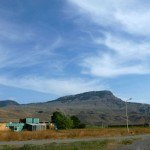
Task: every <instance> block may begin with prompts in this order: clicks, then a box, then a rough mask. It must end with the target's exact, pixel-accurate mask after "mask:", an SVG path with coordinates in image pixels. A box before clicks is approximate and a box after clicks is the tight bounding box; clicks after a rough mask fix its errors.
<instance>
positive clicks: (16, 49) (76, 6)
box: [0, 0, 150, 103]
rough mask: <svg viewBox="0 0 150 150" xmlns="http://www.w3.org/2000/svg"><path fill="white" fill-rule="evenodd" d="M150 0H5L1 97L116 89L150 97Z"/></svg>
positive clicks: (0, 17)
mask: <svg viewBox="0 0 150 150" xmlns="http://www.w3.org/2000/svg"><path fill="white" fill-rule="evenodd" d="M149 8H150V1H149V0H142V1H141V0H126V1H125V0H105V1H103V0H82V1H81V0H0V100H5V99H11V100H16V101H17V102H19V103H32V102H44V101H48V100H53V99H56V98H58V97H60V96H65V95H72V94H77V93H82V92H87V91H101V90H110V91H112V92H113V93H114V95H115V96H117V97H119V98H121V99H122V100H127V99H128V98H130V97H132V101H133V102H141V103H150V92H149V90H150V27H149V25H150V19H149V18H150V9H149Z"/></svg>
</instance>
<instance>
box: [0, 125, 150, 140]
mask: <svg viewBox="0 0 150 150" xmlns="http://www.w3.org/2000/svg"><path fill="white" fill-rule="evenodd" d="M130 132H131V133H130V134H132V135H137V134H150V128H149V127H145V128H141V127H136V128H130ZM124 135H128V133H127V130H126V128H85V129H67V130H56V131H55V130H45V131H22V132H12V131H1V132H0V141H14V140H17V141H23V140H32V139H75V138H90V137H95V138H96V137H108V136H124Z"/></svg>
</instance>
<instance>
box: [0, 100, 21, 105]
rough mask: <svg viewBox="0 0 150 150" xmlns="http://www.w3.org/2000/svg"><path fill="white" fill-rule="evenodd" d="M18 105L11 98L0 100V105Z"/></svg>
mask: <svg viewBox="0 0 150 150" xmlns="http://www.w3.org/2000/svg"><path fill="white" fill-rule="evenodd" d="M14 105H15V106H18V105H19V103H17V102H16V101H13V100H2V101H1V100H0V107H6V106H14Z"/></svg>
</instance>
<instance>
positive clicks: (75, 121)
mask: <svg viewBox="0 0 150 150" xmlns="http://www.w3.org/2000/svg"><path fill="white" fill-rule="evenodd" d="M71 120H72V121H73V128H79V125H80V120H79V118H78V117H76V116H71Z"/></svg>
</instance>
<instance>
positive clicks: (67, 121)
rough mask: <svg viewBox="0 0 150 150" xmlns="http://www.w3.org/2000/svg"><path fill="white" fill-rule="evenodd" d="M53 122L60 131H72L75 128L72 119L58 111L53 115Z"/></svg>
mask: <svg viewBox="0 0 150 150" xmlns="http://www.w3.org/2000/svg"><path fill="white" fill-rule="evenodd" d="M51 120H52V122H53V123H55V124H56V126H57V128H58V129H71V128H72V127H73V121H72V120H71V118H70V117H68V116H65V115H64V114H62V113H61V112H58V111H55V112H54V113H53V116H52V118H51Z"/></svg>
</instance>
